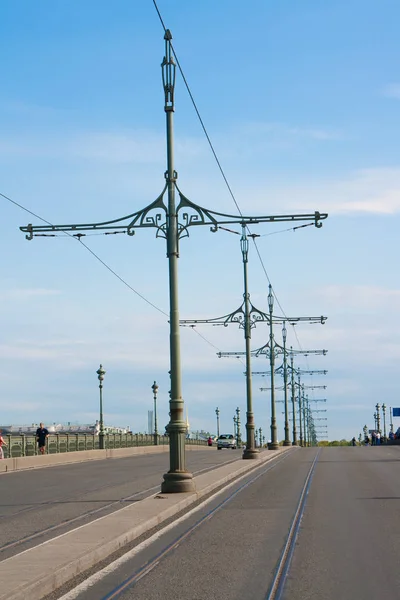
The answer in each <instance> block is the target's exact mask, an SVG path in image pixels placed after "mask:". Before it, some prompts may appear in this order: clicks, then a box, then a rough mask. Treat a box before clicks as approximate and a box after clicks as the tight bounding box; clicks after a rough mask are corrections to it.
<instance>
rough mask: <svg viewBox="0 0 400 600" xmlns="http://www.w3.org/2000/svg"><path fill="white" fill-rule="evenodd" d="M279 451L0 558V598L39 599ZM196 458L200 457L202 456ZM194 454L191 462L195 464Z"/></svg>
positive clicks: (212, 473) (222, 468) (199, 478)
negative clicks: (192, 488) (191, 488)
mask: <svg viewBox="0 0 400 600" xmlns="http://www.w3.org/2000/svg"><path fill="white" fill-rule="evenodd" d="M290 451H291V450H289V452H290ZM227 452H228V454H229V451H227ZM281 452H282V450H280V451H276V452H268V451H266V452H264V453H263V456H262V457H261V458H260V460H259V461H243V460H241V459H240V458H239V457H240V456H241V455H240V452H239V453H238V460H236V461H233V462H229V463H228V464H225V465H223V466H220V467H218V468H214V469H213V470H211V471H210V470H208V471H206V472H205V473H202V474H199V475H198V476H197V477H196V480H195V481H196V492H195V493H188V494H166V495H165V494H163V495H161V494H156V495H153V496H152V497H150V498H149V499H145V500H142V501H141V502H137V503H133V504H129V505H128V506H126V507H125V508H122V509H120V510H119V511H116V512H113V513H112V514H110V515H107V516H105V517H101V518H100V519H97V520H96V521H94V522H93V523H88V524H85V525H83V526H79V527H77V528H76V529H74V530H72V531H70V532H67V533H65V534H63V535H59V536H57V537H55V538H54V539H51V540H49V541H47V542H44V543H42V544H40V545H38V546H36V547H35V548H33V549H28V550H26V551H24V552H20V553H19V554H16V555H15V556H12V557H10V558H7V559H5V560H3V561H2V562H0V581H1V582H2V585H1V586H0V599H1V600H3V599H6V598H7V600H23V599H25V598H27V597H29V598H30V600H36V599H39V598H42V597H43V596H44V595H45V594H47V593H49V592H51V591H52V590H54V589H55V588H57V587H58V586H60V585H62V584H63V583H64V582H65V581H67V580H68V579H70V578H71V577H72V576H74V575H76V574H78V573H80V572H82V571H84V570H85V569H87V568H90V567H92V566H93V565H94V564H96V563H97V562H98V561H99V560H102V559H103V558H105V557H107V556H108V555H110V554H111V553H113V552H115V551H116V550H118V549H119V548H121V547H123V546H125V545H126V544H127V543H129V542H131V541H132V540H134V539H136V538H138V537H139V536H140V535H142V534H143V533H145V532H146V531H148V530H150V529H152V528H154V527H156V526H157V525H159V524H160V523H161V522H163V521H165V520H166V519H168V518H170V517H172V516H173V515H175V514H177V513H179V512H180V511H182V510H184V509H185V508H187V507H189V506H190V505H191V504H193V503H194V502H196V501H198V500H199V499H200V498H202V497H204V496H206V495H207V494H209V493H211V492H212V491H213V490H214V489H216V488H218V487H220V486H221V485H224V484H225V483H226V482H228V481H230V480H232V479H233V478H235V477H237V476H238V475H240V474H241V473H246V472H248V471H249V470H251V469H254V468H255V467H256V465H257V464H260V463H262V462H263V461H265V460H271V459H273V458H274V456H276V455H279V454H280V453H281ZM195 454H196V456H200V454H201V453H200V452H196V453H195ZM195 454H193V458H192V460H195V458H194V456H195ZM208 456H210V457H211V456H216V457H217V458H218V460H222V461H223V460H224V453H218V454H217V453H216V452H215V451H214V454H213V449H208ZM233 456H234V453H233V451H232V453H231V457H233ZM208 460H209V459H208ZM212 460H214V458H213V459H212ZM118 462H119V461H115V463H118ZM115 463H114V464H115ZM49 472H50V470H49ZM51 472H53V469H51ZM13 476H14V475H13ZM4 479H5V478H4ZM4 479H3V481H4Z"/></svg>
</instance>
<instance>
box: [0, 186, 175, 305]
mask: <svg viewBox="0 0 400 600" xmlns="http://www.w3.org/2000/svg"><path fill="white" fill-rule="evenodd" d="M0 196H1V197H2V198H5V200H8V201H9V202H11V203H12V204H14V205H15V206H17V207H18V208H20V209H21V210H24V211H25V212H27V213H29V214H30V215H32V216H34V217H35V218H36V219H39V220H40V221H42V222H43V223H46V225H50V227H53V223H50V221H47V220H46V219H44V218H43V217H41V216H40V215H38V214H36V213H34V212H33V211H31V210H29V208H25V206H23V205H22V204H19V203H18V202H16V201H15V200H12V199H11V198H10V197H9V196H6V194H3V193H1V192H0ZM63 233H65V235H66V236H67V237H70V238H71V239H74V240H76V241H77V242H79V243H80V244H81V245H82V246H83V247H84V248H85V249H86V250H87V251H88V252H90V254H91V255H92V256H93V257H94V258H95V259H96V260H98V261H99V262H100V263H101V264H102V265H103V267H105V268H106V269H107V270H108V271H109V272H110V273H112V275H114V276H115V277H116V278H117V279H119V281H120V282H121V283H123V284H124V285H125V286H126V287H127V288H129V289H130V290H131V291H132V292H133V293H134V294H136V295H137V296H139V298H141V299H142V300H144V302H146V303H147V304H149V305H150V306H152V307H153V308H155V309H156V310H158V312H160V313H161V314H163V315H165V316H166V317H168V316H169V315H168V313H166V312H165V311H164V310H162V309H161V308H159V307H158V306H156V305H155V304H153V302H150V300H148V299H147V298H145V296H143V294H141V293H140V292H138V291H137V290H135V288H133V287H132V286H131V285H130V284H129V283H128V282H127V281H125V279H123V278H122V277H121V276H120V275H118V273H117V272H116V271H114V269H112V268H111V267H110V266H109V265H108V264H107V263H106V262H105V261H104V260H103V259H101V258H100V256H98V254H96V252H94V251H93V250H92V249H91V248H89V246H87V245H86V244H85V243H84V242H82V240H81V238H80V237H77V236H75V235H72V234H70V233H68V232H67V231H63Z"/></svg>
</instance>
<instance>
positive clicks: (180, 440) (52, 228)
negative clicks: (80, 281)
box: [20, 29, 328, 493]
mask: <svg viewBox="0 0 400 600" xmlns="http://www.w3.org/2000/svg"><path fill="white" fill-rule="evenodd" d="M164 40H165V56H164V59H163V62H162V64H161V69H162V80H163V88H164V99H165V103H164V111H165V114H166V137H167V170H166V172H165V185H164V188H163V190H162V192H161V194H160V195H159V196H158V197H157V198H156V200H154V201H153V202H151V203H150V204H149V205H147V206H146V207H145V208H143V209H141V210H139V211H137V212H134V213H132V214H129V215H126V216H125V217H121V218H118V219H113V220H111V221H103V222H97V223H80V224H76V223H74V224H65V225H53V224H51V223H50V224H49V223H47V224H46V225H38V226H33V225H32V224H31V223H30V224H28V225H27V226H26V227H21V228H20V229H21V231H24V232H26V234H27V235H26V239H28V240H32V239H33V237H34V236H38V235H39V236H41V237H42V236H43V235H44V232H49V235H50V236H51V237H54V236H55V234H56V233H57V232H58V233H60V234H62V235H65V234H67V235H70V236H71V237H74V238H76V239H77V240H80V239H81V237H82V236H84V235H86V233H85V232H87V231H93V230H95V231H97V232H104V233H106V231H105V230H111V231H112V232H114V233H126V234H128V235H129V236H133V235H134V234H135V231H136V229H139V228H149V227H152V228H154V229H155V230H156V237H158V238H164V239H165V240H166V246H167V258H168V271H169V318H168V321H169V331H170V336H169V339H170V348H169V349H170V376H171V393H170V401H169V404H170V411H169V414H170V422H169V423H168V425H167V431H168V434H169V440H170V443H169V467H170V468H169V471H168V473H165V474H164V480H163V482H162V484H161V491H162V492H163V493H176V492H192V491H194V490H195V485H194V481H193V475H192V473H190V472H189V471H188V470H187V469H186V451H185V437H186V423H185V419H184V402H183V398H182V376H181V360H180V357H181V353H180V332H179V302H178V258H179V241H180V239H181V238H184V237H188V236H189V228H190V227H193V226H199V225H209V226H211V231H213V232H216V231H217V230H218V226H219V225H222V224H232V223H241V224H244V225H246V226H248V225H250V224H255V223H266V222H269V223H279V222H282V221H291V222H293V221H311V223H310V224H314V225H315V226H316V227H318V228H320V227H322V223H321V221H322V220H324V219H326V218H327V217H328V215H327V213H323V214H321V213H319V212H318V211H315V213H314V214H302V215H273V216H269V215H268V216H244V215H240V216H237V215H229V214H224V213H217V212H215V211H212V210H209V209H207V208H204V207H201V206H199V205H197V204H194V203H193V202H191V201H190V200H189V199H188V198H186V197H185V196H184V195H183V194H182V192H181V191H180V190H179V188H178V186H177V183H176V182H177V177H178V174H177V172H176V171H175V169H174V153H173V113H174V111H175V105H174V93H175V74H176V73H175V72H176V63H175V60H174V56H173V48H172V44H171V40H172V35H171V32H170V31H169V30H168V29H167V30H165V35H164ZM175 192H177V193H178V194H179V203H178V206H176V202H175ZM166 193H167V202H165V201H164V196H165V194H166ZM68 232H71V233H68ZM108 233H110V231H108ZM253 440H254V436H253ZM250 441H251V436H250Z"/></svg>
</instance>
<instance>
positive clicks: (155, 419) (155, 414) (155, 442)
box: [151, 381, 158, 446]
mask: <svg viewBox="0 0 400 600" xmlns="http://www.w3.org/2000/svg"><path fill="white" fill-rule="evenodd" d="M151 389H152V390H153V401H154V445H155V446H158V425H157V392H158V385H157V382H156V381H155V382H154V383H153V385H152V386H151Z"/></svg>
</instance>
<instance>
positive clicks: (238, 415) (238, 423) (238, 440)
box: [236, 407, 242, 448]
mask: <svg viewBox="0 0 400 600" xmlns="http://www.w3.org/2000/svg"><path fill="white" fill-rule="evenodd" d="M236 423H237V444H238V446H239V448H241V447H242V438H241V434H240V408H239V407H237V408H236Z"/></svg>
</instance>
